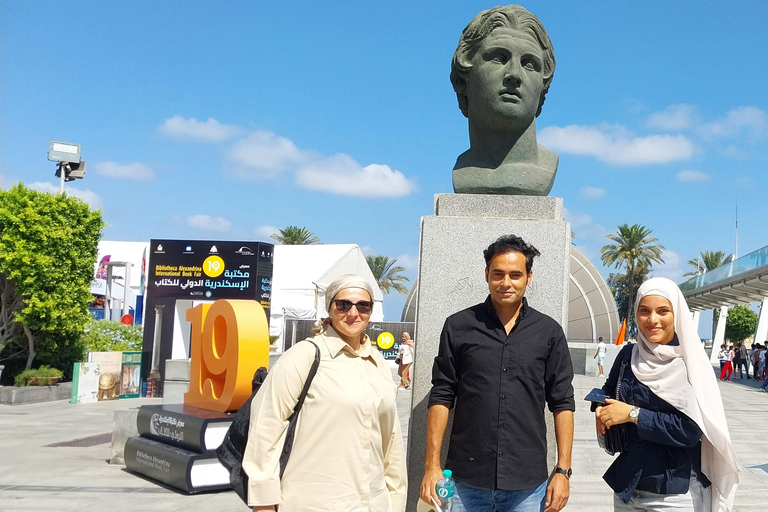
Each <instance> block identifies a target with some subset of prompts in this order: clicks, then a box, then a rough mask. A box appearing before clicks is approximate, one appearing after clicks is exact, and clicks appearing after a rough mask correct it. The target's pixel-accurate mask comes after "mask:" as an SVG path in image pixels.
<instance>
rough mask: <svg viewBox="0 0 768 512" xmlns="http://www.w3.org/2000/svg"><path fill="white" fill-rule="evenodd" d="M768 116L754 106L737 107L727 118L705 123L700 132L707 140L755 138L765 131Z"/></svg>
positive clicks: (726, 115)
mask: <svg viewBox="0 0 768 512" xmlns="http://www.w3.org/2000/svg"><path fill="white" fill-rule="evenodd" d="M767 122H768V115H766V113H765V111H764V110H762V109H759V108H757V107H753V106H745V107H737V108H734V109H732V110H729V111H728V112H727V113H726V114H725V116H723V117H722V118H720V119H718V120H716V121H713V122H711V123H705V124H704V125H702V126H701V128H700V130H699V132H700V133H701V135H702V136H703V137H705V138H710V139H713V138H731V137H737V136H740V135H742V134H743V135H746V136H748V137H755V136H759V135H762V134H763V133H764V131H765V126H766V123H767Z"/></svg>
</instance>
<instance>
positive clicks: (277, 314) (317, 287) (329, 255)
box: [269, 244, 384, 336]
mask: <svg viewBox="0 0 768 512" xmlns="http://www.w3.org/2000/svg"><path fill="white" fill-rule="evenodd" d="M274 254H275V258H274V262H275V263H274V269H273V271H272V304H271V311H270V322H269V324H270V327H269V331H270V334H271V335H273V336H280V335H281V334H282V333H283V330H284V328H285V319H286V318H300V319H309V320H317V319H318V318H322V317H325V316H327V315H328V313H327V311H326V310H325V290H326V289H327V288H328V286H329V285H330V284H331V282H332V281H333V280H334V279H335V278H337V277H338V276H340V275H343V274H358V275H360V276H363V277H364V278H366V279H367V280H368V282H369V283H371V286H372V287H373V301H374V307H373V314H372V315H371V321H372V322H381V321H383V320H384V310H383V307H382V302H383V300H384V296H383V295H382V293H381V289H379V287H378V285H377V283H376V278H374V277H373V273H372V272H371V269H370V268H369V267H368V262H367V261H365V256H364V255H363V251H361V250H360V247H358V246H357V245H356V244H322V245H276V246H275V253H274Z"/></svg>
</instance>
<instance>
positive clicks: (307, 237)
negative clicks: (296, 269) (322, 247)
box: [271, 226, 320, 245]
mask: <svg viewBox="0 0 768 512" xmlns="http://www.w3.org/2000/svg"><path fill="white" fill-rule="evenodd" d="M279 231H280V233H275V234H274V235H272V236H271V238H272V239H274V240H277V243H279V244H282V245H313V244H319V243H320V239H319V238H317V237H316V236H315V235H314V234H313V233H312V232H311V231H310V230H308V229H307V228H300V227H299V226H288V227H287V228H285V229H281V230H279Z"/></svg>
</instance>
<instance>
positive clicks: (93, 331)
mask: <svg viewBox="0 0 768 512" xmlns="http://www.w3.org/2000/svg"><path fill="white" fill-rule="evenodd" d="M80 341H81V343H82V346H83V349H84V350H85V351H86V352H112V351H115V352H136V351H140V350H141V344H142V341H143V338H142V327H141V326H140V325H124V324H122V323H120V322H113V321H111V320H93V319H92V320H91V322H90V324H88V326H86V328H85V330H84V331H83V336H82V338H81V340H80Z"/></svg>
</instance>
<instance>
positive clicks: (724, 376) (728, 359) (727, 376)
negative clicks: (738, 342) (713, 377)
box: [720, 347, 733, 382]
mask: <svg viewBox="0 0 768 512" xmlns="http://www.w3.org/2000/svg"><path fill="white" fill-rule="evenodd" d="M732 361H733V349H731V348H727V347H726V349H725V364H724V365H723V369H722V370H720V380H722V381H726V380H727V381H729V382H730V380H731V376H732V375H733V362H732Z"/></svg>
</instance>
